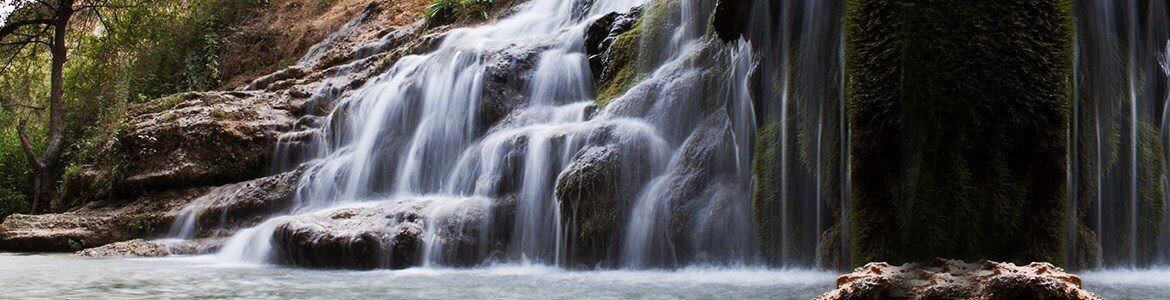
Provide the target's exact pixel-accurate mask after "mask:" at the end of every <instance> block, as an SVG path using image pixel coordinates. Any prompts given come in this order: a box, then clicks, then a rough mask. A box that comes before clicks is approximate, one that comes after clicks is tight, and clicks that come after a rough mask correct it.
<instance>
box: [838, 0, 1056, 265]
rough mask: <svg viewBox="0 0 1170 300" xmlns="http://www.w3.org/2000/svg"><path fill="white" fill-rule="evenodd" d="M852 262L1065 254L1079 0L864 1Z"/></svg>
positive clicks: (853, 86)
mask: <svg viewBox="0 0 1170 300" xmlns="http://www.w3.org/2000/svg"><path fill="white" fill-rule="evenodd" d="M846 7H847V8H846V10H847V11H846V15H847V16H846V27H845V34H846V47H847V49H846V61H847V62H846V73H847V82H848V84H849V86H848V87H847V91H848V96H847V97H848V99H847V101H848V106H849V113H850V122H851V124H852V126H853V130H852V136H851V140H852V142H851V145H852V147H853V151H852V153H853V156H852V171H853V172H852V176H853V180H852V182H853V187H852V188H853V199H852V203H853V206H852V216H851V217H852V220H853V224H854V227H853V228H852V235H851V236H852V237H853V245H854V247H851V249H853V253H852V257H853V258H854V259H853V261H855V262H865V261H874V260H882V261H892V262H905V261H924V260H929V259H933V258H935V257H953V258H959V259H996V260H1005V261H1012V262H1030V261H1052V262H1057V263H1060V262H1064V253H1065V251H1064V249H1065V248H1064V247H1065V241H1064V233H1065V223H1066V218H1067V217H1066V216H1065V211H1066V207H1065V205H1066V203H1065V202H1066V201H1065V200H1066V199H1065V194H1066V184H1067V183H1066V180H1063V178H1065V177H1066V176H1067V174H1066V172H1065V171H1066V169H1067V166H1066V163H1067V153H1066V149H1065V145H1066V140H1067V127H1068V125H1067V124H1068V118H1069V116H1068V111H1069V108H1070V102H1071V101H1070V99H1071V95H1072V80H1071V79H1072V76H1073V48H1072V45H1073V25H1072V21H1073V17H1072V16H1073V11H1072V3H1071V1H1069V0H1037V1H1008V0H995V1H978V2H969V1H925V0H923V1H888V0H850V1H849V2H848V3H847V6H846Z"/></svg>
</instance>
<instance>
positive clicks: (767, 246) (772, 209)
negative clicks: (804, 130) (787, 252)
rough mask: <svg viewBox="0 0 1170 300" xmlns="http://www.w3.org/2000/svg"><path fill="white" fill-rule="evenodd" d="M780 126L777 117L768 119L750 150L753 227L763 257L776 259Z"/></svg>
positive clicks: (778, 247)
mask: <svg viewBox="0 0 1170 300" xmlns="http://www.w3.org/2000/svg"><path fill="white" fill-rule="evenodd" d="M780 130H781V123H780V120H779V119H776V118H773V119H770V120H769V121H768V122H767V123H766V124H764V126H763V127H762V128H760V131H759V133H757V136H756V145H755V150H754V151H752V154H753V155H752V156H753V157H752V176H753V181H755V182H756V184H755V185H754V186H755V189H754V190H753V191H752V193H753V194H752V213H753V215H754V216H755V220H756V229H757V230H759V233H758V235H759V237H760V247H761V249H763V251H764V253H763V254H764V257H767V258H770V259H779V258H781V256H782V253H783V251H782V250H783V249H781V248H782V247H783V246H782V245H781V241H780V240H779V239H778V237H780V235H781V233H780V232H779V231H780V230H783V226H782V224H781V222H782V221H783V220H782V219H783V217H781V216H779V215H780V206H781V203H780V202H781V197H780V196H781V193H780V184H781V180H780V179H781V176H782V174H781V173H782V172H781V169H780V161H781V157H780V155H781V154H780V152H781V151H780V150H781V143H782V142H781V139H780V135H781V134H780Z"/></svg>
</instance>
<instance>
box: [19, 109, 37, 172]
mask: <svg viewBox="0 0 1170 300" xmlns="http://www.w3.org/2000/svg"><path fill="white" fill-rule="evenodd" d="M16 132H17V133H18V134H20V146H21V148H24V155H25V156H26V157H28V163H29V164H30V165H32V167H33V169H35V170H40V169H41V168H42V167H44V165H43V164H41V161H40V160H38V159H37V155H36V154H35V153H33V149H32V143H30V142H29V140H28V133H27V132H25V125H24V120H20V125H16Z"/></svg>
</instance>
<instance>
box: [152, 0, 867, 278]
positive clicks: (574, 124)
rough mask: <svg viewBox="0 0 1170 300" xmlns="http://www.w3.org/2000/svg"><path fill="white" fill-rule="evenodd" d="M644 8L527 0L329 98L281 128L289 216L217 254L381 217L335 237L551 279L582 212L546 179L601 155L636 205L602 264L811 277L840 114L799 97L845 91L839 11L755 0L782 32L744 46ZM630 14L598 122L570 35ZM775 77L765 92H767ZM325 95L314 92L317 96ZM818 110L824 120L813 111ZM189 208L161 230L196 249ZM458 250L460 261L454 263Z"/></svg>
mask: <svg viewBox="0 0 1170 300" xmlns="http://www.w3.org/2000/svg"><path fill="white" fill-rule="evenodd" d="M647 2H649V1H619V0H598V1H560V0H534V1H531V2H529V3H525V4H521V5H520V6H519V7H518V8H516V9H515V10H514V12H513V13H512V14H511V15H510V16H509V17H506V18H504V19H501V20H499V21H497V22H496V23H493V24H488V25H484V26H481V27H476V28H464V29H456V30H452V31H451V32H449V33H447V34H446V36H445V37H444V39H443V41H442V43H441V44H440V45H439V46H438V47H436V49H435V50H434V51H432V52H431V53H428V54H422V55H411V56H406V57H403V58H401V59H400V60H399V61H398V62H397V63H395V64H394V66H393V67H391V68H389V69H388V70H387V71H385V72H384V73H383V74H381V75H378V76H377V77H376V78H372V79H370V80H368V81H366V83H365V84H364V86H363V87H362V88H360V89H359V90H357V91H356V92H354V93H353V94H352V95H349V96H347V97H346V98H344V99H341V101H340V102H339V103H338V104H337V108H336V109H335V110H334V112H333V113H332V114H331V115H330V116H328V117H327V118H325V119H324V120H323V121H322V122H321V123H322V124H320V127H319V128H320V129H309V130H303V131H294V132H291V133H289V134H287V135H289V137H288V139H287V140H289V141H292V140H305V139H303V138H301V137H303V136H311V137H312V138H311V139H308V140H310V141H311V142H310V143H311V144H312V145H308V146H305V147H290V146H282V145H283V144H279V143H278V147H277V154H276V158H275V159H274V162H273V164H274V170H277V171H280V170H289V169H293V168H295V167H293V166H294V165H295V164H296V163H297V162H303V164H302V165H301V166H300V167H299V168H300V170H303V175H302V176H301V177H300V182H299V187H298V191H297V194H296V201H295V203H296V205H295V206H294V207H292V208H291V209H290V213H289V215H288V216H283V217H277V218H273V219H270V220H267V221H265V222H264V223H262V224H260V225H258V226H256V227H254V228H249V229H244V230H241V231H239V232H238V233H236V234H235V235H233V236H232V237H231V238H230V239H229V240H228V241H227V242H226V244H225V245H224V247H223V249H222V250H221V251H220V253H219V256H220V257H222V258H224V259H228V260H237V261H251V262H271V261H276V260H279V258H278V257H277V256H282V255H289V254H288V253H287V250H288V249H282V247H290V246H289V245H286V244H285V243H287V242H288V241H285V240H282V239H281V237H280V236H279V234H278V233H277V232H278V231H280V230H284V229H287V228H288V227H290V226H292V225H290V224H293V223H295V224H307V225H305V226H310V227H313V226H324V225H313V224H316V223H314V222H313V221H304V219H306V218H308V219H309V220H314V219H312V218H315V217H314V216H316V217H320V218H335V216H337V214H339V213H341V212H345V211H351V212H352V211H356V212H357V214H361V211H384V212H387V213H388V214H389V216H387V217H386V218H374V219H370V220H373V221H367V223H357V222H355V223H354V224H350V225H347V226H349V227H345V228H336V230H340V231H341V232H355V231H357V230H363V229H368V228H372V227H378V228H383V229H386V230H388V231H386V230H384V231H385V232H389V231H393V232H418V236H419V238H418V240H419V241H421V244H422V245H420V246H419V248H420V249H421V252H422V254H421V256H422V257H421V259H420V262H419V263H420V264H421V265H424V266H440V265H452V264H461V263H460V261H464V260H476V259H480V260H504V261H523V262H537V263H544V264H554V265H567V264H569V263H570V262H571V261H575V260H574V258H569V257H566V255H569V253H575V252H576V251H578V250H579V249H577V248H579V247H580V246H581V245H580V243H579V242H576V240H575V239H574V238H575V237H578V235H579V234H580V231H579V230H580V229H582V228H578V226H577V225H575V224H576V223H575V222H577V221H578V218H583V216H579V215H578V208H577V205H579V203H577V202H575V203H572V204H569V203H566V202H565V200H564V199H558V196H557V195H558V192H557V188H556V187H557V185H558V184H559V183H558V181H559V180H564V178H563V177H565V176H570V175H566V174H567V173H570V169H574V168H577V169H580V168H582V167H588V166H589V164H588V161H589V159H590V158H597V156H596V155H613V153H617V155H618V156H619V157H621V158H620V159H621V161H622V163H620V165H621V167H619V168H618V169H619V170H621V171H620V172H621V173H622V174H617V175H619V176H618V178H625V179H629V180H633V181H635V182H629V183H622V184H626V185H631V186H633V187H634V191H633V192H632V194H630V195H629V197H628V199H625V198H622V199H618V201H623V202H628V203H629V204H628V211H624V210H623V209H621V208H620V207H618V208H614V211H612V212H609V214H612V215H613V216H612V218H615V219H617V220H619V221H617V222H618V225H619V226H620V228H621V229H619V230H617V231H615V232H613V234H616V235H618V237H616V238H615V239H614V242H613V243H614V244H615V245H614V246H612V247H616V248H617V249H620V250H617V251H614V252H612V254H607V257H610V258H609V259H607V260H612V261H613V263H612V264H608V266H615V267H631V268H653V267H677V266H682V265H689V264H696V263H716V264H756V263H760V262H769V263H772V264H775V263H777V262H779V264H781V265H788V266H809V265H812V264H813V263H814V261H813V259H812V258H813V257H814V256H816V255H814V254H813V252H815V251H818V249H817V248H818V247H819V245H818V244H820V243H821V236H822V231H825V230H827V228H826V227H828V224H829V223H830V222H829V221H828V220H827V218H829V217H833V216H830V215H831V214H830V213H829V209H828V208H829V207H834V206H835V204H832V205H831V204H827V203H826V202H828V201H838V200H837V199H840V198H842V197H840V196H843V195H844V194H839V193H838V192H837V191H838V190H844V189H840V188H839V187H840V186H841V184H840V183H839V182H838V181H843V180H844V177H846V174H847V173H846V172H847V171H845V169H844V167H843V166H844V165H847V163H846V159H847V156H846V155H844V154H843V153H841V152H840V151H842V150H841V149H847V144H845V142H843V141H844V139H843V138H842V137H843V136H847V131H846V129H844V128H843V126H840V125H844V124H845V122H844V120H843V118H842V117H843V113H844V108H843V106H841V105H843V102H839V101H838V100H836V97H843V90H841V89H840V88H833V87H829V88H824V87H819V86H818V87H816V88H809V87H811V86H814V85H812V84H811V82H813V81H816V80H828V81H830V82H834V81H837V80H838V79H834V78H838V77H840V78H843V76H841V73H840V72H838V71H835V70H839V69H840V67H839V64H840V60H841V59H842V56H841V55H839V54H837V52H838V51H843V50H844V49H843V48H841V47H840V42H839V41H840V38H839V31H838V28H837V27H836V26H839V23H837V21H836V18H835V17H834V16H836V15H839V14H840V13H841V12H840V11H839V8H840V7H841V6H840V5H824V4H821V3H819V1H804V0H801V1H785V2H784V3H783V4H782V5H775V4H774V3H771V2H769V1H758V2H757V4H756V5H757V6H759V7H757V8H759V9H762V12H763V13H754V14H753V16H752V18H753V19H757V20H766V18H771V17H773V16H774V15H786V16H789V18H785V20H788V21H784V22H781V23H780V24H774V23H771V22H767V23H768V24H770V25H765V26H762V27H761V26H757V25H752V26H753V28H749V29H748V30H747V31H746V32H745V35H746V36H747V38H748V39H747V40H750V41H751V42H748V41H745V40H740V41H738V42H732V43H728V44H723V43H719V42H718V41H717V40H716V39H715V38H714V37H713V36H712V35H710V34H705V33H704V32H705V31H706V26H705V24H707V21H708V20H709V19H710V16H711V14H712V8H713V7H714V6H715V2H714V1H711V0H682V1H674V0H670V1H655V2H653V3H650V4H646V3H647ZM643 4H645V5H643ZM635 7H641V9H642V10H644V11H645V12H644V13H642V14H643V16H642V17H641V18H642V19H643V20H642V23H643V25H642V27H641V29H640V30H641V39H640V40H641V41H640V46H639V48H640V50H639V53H638V54H639V55H638V60H637V62H636V63H637V65H638V67H637V69H638V70H639V71H638V73H640V75H638V81H637V82H636V83H635V84H634V85H632V86H631V87H630V88H629V92H627V93H626V94H625V95H622V96H620V97H618V98H615V99H613V100H612V101H609V102H608V104H606V105H605V106H604V107H602V108H599V107H598V104H595V103H594V102H595V101H594V99H593V97H594V94H595V92H594V91H593V88H594V85H595V83H594V82H593V79H594V73H593V72H592V70H591V67H590V58H589V57H587V55H586V54H585V52H586V49H585V40H584V36H585V34H583V33H584V32H585V30H586V27H588V26H589V25H590V24H591V22H593V21H594V20H596V19H597V18H598V17H599V16H601V15H603V14H605V13H609V12H626V11H629V10H630V9H632V8H635ZM583 12H584V13H583ZM822 19H827V20H828V21H827V23H825V22H826V21H824V20H822ZM797 20H803V21H797ZM793 23H800V25H796V26H793V25H790V24H793ZM772 32H783V33H784V34H783V38H781V39H779V41H777V39H775V38H773V37H771V36H770V34H769V33H772ZM791 39H800V40H802V41H803V43H804V44H805V45H804V47H805V48H804V49H803V51H806V52H808V53H820V52H824V53H826V55H820V54H818V55H816V56H813V55H808V56H807V57H810V58H808V59H804V58H802V59H803V60H801V61H800V62H799V63H798V64H797V65H799V68H800V70H801V72H800V73H798V76H800V78H801V80H803V81H802V82H803V83H804V84H805V85H807V86H802V87H801V88H798V90H799V91H797V90H793V89H790V88H789V87H790V86H792V85H794V83H793V82H792V81H790V80H789V79H788V78H789V74H790V73H791V72H790V71H788V70H790V69H788V68H787V66H788V65H789V64H790V62H792V61H793V60H792V59H791V56H792V54H789V53H788V50H786V49H788V46H783V47H781V48H772V47H775V46H776V45H774V44H776V43H779V44H780V45H790V44H791V43H793V41H791ZM756 43H758V44H762V45H756V46H753V44H756ZM813 44H815V45H816V46H809V45H813ZM379 47H381V46H376V47H375V46H371V47H366V48H379ZM817 47H820V48H817ZM757 48H759V49H764V50H761V51H757V50H755V49H757ZM363 49H364V48H363ZM776 49H785V50H776ZM822 62H828V63H825V64H823V65H822ZM834 64H836V67H830V68H826V66H833V65H834ZM776 66H784V67H783V68H775V67H776ZM761 68H764V69H765V70H766V71H761ZM501 77H506V79H505V80H501ZM775 78H781V80H780V81H778V82H775V83H771V82H769V81H771V80H773V79H775ZM726 82H731V83H735V84H730V85H729V84H724V83H726ZM841 83H842V84H843V82H841ZM329 86H330V85H323V87H322V92H323V93H332V90H329ZM803 93H807V95H804V94H803ZM332 95H333V96H336V95H335V94H332ZM793 95H798V97H796V98H793V97H794V96H793ZM792 99H799V100H800V101H799V102H794V101H795V100H792ZM824 99H834V100H833V101H830V102H832V105H838V107H834V106H832V105H823V104H820V102H822V101H824ZM790 100H791V101H790ZM761 113H762V114H764V117H758V115H759V114H761ZM773 119H779V120H781V121H780V124H785V125H783V126H780V128H781V134H780V136H779V137H778V138H779V139H780V141H781V142H780V143H779V146H780V148H781V149H779V151H780V152H781V153H782V154H781V155H780V156H779V158H780V159H779V161H775V162H771V161H766V160H765V161H763V162H762V163H763V164H765V165H775V166H778V167H779V168H780V169H781V170H783V172H782V174H783V175H782V176H780V177H779V179H780V182H778V184H779V186H778V187H776V188H778V189H780V190H781V191H782V192H781V193H780V195H781V197H780V199H778V200H779V201H780V204H779V205H777V206H776V207H779V208H780V209H782V211H783V212H782V213H781V214H780V215H779V216H770V217H769V216H767V215H761V211H760V210H758V207H756V206H753V205H754V204H753V197H754V196H753V194H755V193H758V190H760V189H761V185H772V184H775V183H772V182H758V181H756V180H754V179H753V178H755V177H756V176H757V175H756V172H758V171H759V170H756V169H757V167H758V166H760V165H761V164H760V163H761V162H759V161H757V160H758V159H757V158H756V157H755V153H757V151H760V148H759V147H758V145H757V138H758V135H760V134H761V133H760V129H759V128H758V126H759V125H760V124H761V123H764V122H768V120H773ZM788 124H792V125H791V126H789V125H788ZM797 124H799V125H797ZM790 131H791V132H790ZM798 135H799V136H802V137H804V136H811V137H812V139H803V138H798V137H797V136H798ZM284 140H286V139H285V138H284V137H282V141H284ZM826 143H827V144H828V145H827V146H823V145H822V144H826ZM793 147H800V148H799V149H801V150H799V151H798V150H797V149H796V148H793ZM306 149H308V150H306ZM607 153H608V154H607ZM826 153H834V154H831V155H827V154H826ZM796 161H799V162H800V164H801V165H802V166H801V167H799V168H796V169H799V170H800V171H799V173H797V174H798V175H796V174H789V173H788V171H787V170H788V169H789V168H788V167H787V165H788V164H790V163H796ZM794 170H795V169H794ZM831 170H839V172H838V171H831ZM639 178H640V179H639ZM790 179H792V180H790ZM826 182H832V186H827V185H825V183H826ZM764 188H771V187H764ZM825 195H831V196H830V197H827V198H826V197H825ZM615 196H616V195H615ZM790 196H791V197H790ZM829 198H832V199H829ZM790 199H791V200H790ZM199 206H200V204H199V201H196V203H195V204H193V205H192V206H191V207H189V208H188V209H187V210H185V211H184V213H183V216H181V217H180V218H179V219H178V220H176V222H175V225H174V226H173V230H172V231H173V232H172V236H173V237H176V238H184V239H190V238H194V237H196V236H197V235H196V231H198V230H199V229H198V228H196V227H195V226H196V225H195V224H196V223H197V219H198V217H199V215H200V211H201V209H200V208H199ZM570 206H571V207H572V209H565V208H566V207H570ZM843 211H844V209H842V213H841V214H840V215H844V212H843ZM763 212H764V213H766V212H767V211H763ZM348 214H350V215H352V214H353V213H348ZM566 214H567V215H566ZM414 215H417V216H418V217H417V218H416V217H412V216H414ZM761 217H766V218H776V219H779V220H780V221H779V222H778V223H779V224H782V228H781V229H780V230H779V231H777V232H779V234H780V235H782V238H781V240H782V241H783V242H782V246H781V247H777V248H778V249H782V251H783V253H781V254H779V255H780V258H778V259H777V258H767V257H768V256H770V254H767V253H761V240H760V238H761V237H760V236H759V232H762V231H761V230H759V229H757V221H756V220H759V219H760V218H761ZM417 220H422V221H421V222H420V221H417ZM296 222H301V223H296ZM368 222H373V223H368ZM412 222H419V224H421V225H412V224H415V223H412ZM347 224H348V223H347ZM838 230H840V229H838ZM453 232H459V233H468V234H472V235H475V236H474V237H472V238H469V240H471V242H470V243H471V244H474V245H475V246H473V247H470V248H468V246H466V245H465V244H460V243H456V242H453V241H452V240H454V239H455V238H453V237H450V236H449V235H452V234H454V233H453ZM839 232H840V231H839ZM391 235H392V234H391ZM841 235H843V233H841ZM789 236H792V237H791V238H789ZM378 239H381V240H383V241H381V242H380V243H382V244H384V245H383V246H385V249H381V250H380V251H386V252H392V251H398V250H395V249H399V248H395V247H397V246H395V245H393V244H395V243H402V242H401V241H398V240H394V239H395V237H393V236H389V235H386V234H383V236H381V237H379V238H378ZM790 239H791V241H790ZM834 239H843V237H840V236H838V237H834ZM796 241H799V244H797V242H796ZM790 244H791V245H790ZM836 244H837V245H841V246H840V247H841V249H840V250H833V251H841V250H845V249H847V246H846V244H847V243H843V242H838V243H836ZM471 248H474V249H473V250H468V249H471ZM467 251H472V252H474V253H473V254H472V255H470V256H472V257H452V255H464V256H468V255H467V254H468V253H469V252H467ZM845 252H847V251H845ZM297 255H308V254H304V253H301V254H297ZM347 255H351V253H338V254H335V256H339V257H342V256H347ZM387 256H393V255H392V254H387ZM578 263H580V262H578ZM831 265H834V266H839V264H837V262H833V263H832V264H831ZM382 266H386V267H390V266H391V265H389V264H388V263H385V262H383V263H382Z"/></svg>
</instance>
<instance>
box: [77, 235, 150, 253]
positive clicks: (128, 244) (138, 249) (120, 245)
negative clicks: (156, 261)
mask: <svg viewBox="0 0 1170 300" xmlns="http://www.w3.org/2000/svg"><path fill="white" fill-rule="evenodd" d="M168 255H171V252H170V250H167V247H166V246H165V245H163V244H161V243H155V242H151V241H147V240H143V239H134V240H129V241H125V242H117V243H113V244H108V245H105V246H101V247H95V248H89V249H85V250H81V251H79V252H77V256H84V257H162V256H168Z"/></svg>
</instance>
